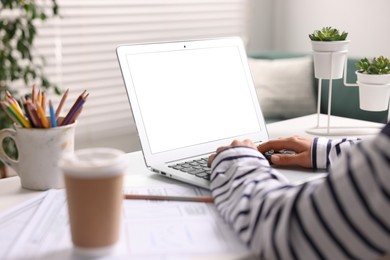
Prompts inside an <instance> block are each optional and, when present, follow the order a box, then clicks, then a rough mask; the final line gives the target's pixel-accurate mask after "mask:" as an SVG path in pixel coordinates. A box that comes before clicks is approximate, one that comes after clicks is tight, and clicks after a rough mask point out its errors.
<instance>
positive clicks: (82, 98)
mask: <svg viewBox="0 0 390 260" xmlns="http://www.w3.org/2000/svg"><path fill="white" fill-rule="evenodd" d="M88 95H89V94H88V93H87V91H86V90H84V91H83V93H81V94H80V96H79V97H78V98H77V100H76V101H75V102H74V104H73V106H72V107H71V108H70V110H69V112H68V114H67V115H66V116H65V118H64V119H63V120H62V122H61V125H67V124H69V123H70V122H71V120H72V118H74V117H75V115H76V113H77V110H79V109H81V107H82V106H83V104H84V102H85V99H86V98H87V97H88Z"/></svg>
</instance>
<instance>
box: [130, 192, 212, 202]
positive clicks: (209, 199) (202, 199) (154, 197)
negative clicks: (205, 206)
mask: <svg viewBox="0 0 390 260" xmlns="http://www.w3.org/2000/svg"><path fill="white" fill-rule="evenodd" d="M124 198H125V199H127V200H169V201H192V202H205V203H213V202H214V198H212V197H180V196H159V195H138V194H125V195H124Z"/></svg>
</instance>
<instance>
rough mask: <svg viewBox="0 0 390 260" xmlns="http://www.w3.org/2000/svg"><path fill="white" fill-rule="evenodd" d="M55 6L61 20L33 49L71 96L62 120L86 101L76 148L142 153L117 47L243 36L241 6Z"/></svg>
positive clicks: (44, 29) (146, 0)
mask: <svg viewBox="0 0 390 260" xmlns="http://www.w3.org/2000/svg"><path fill="white" fill-rule="evenodd" d="M57 1H58V4H59V6H60V15H61V18H55V19H51V20H48V21H47V22H45V23H44V24H42V25H39V30H38V37H37V39H36V42H35V46H36V51H37V53H39V54H40V55H43V56H44V57H45V58H46V62H47V64H46V68H45V72H46V74H47V75H48V77H49V78H50V79H51V80H52V81H53V82H55V83H57V84H58V85H59V86H60V88H61V89H63V90H66V89H67V88H69V89H70V93H69V96H68V100H67V102H66V105H65V106H64V110H63V111H64V112H67V111H68V109H69V108H70V106H71V105H72V103H73V102H74V100H76V98H77V97H78V96H79V95H80V94H81V92H82V91H83V90H85V89H86V90H88V92H89V93H90V94H89V97H88V99H87V102H86V104H85V106H84V109H83V112H82V114H81V115H80V117H79V119H78V126H77V128H76V148H82V147H93V146H106V147H115V148H119V149H122V150H124V151H127V152H130V151H134V150H138V149H139V148H140V147H139V144H138V138H137V135H136V130H135V127H134V123H133V118H132V114H131V109H130V106H129V103H128V100H127V95H126V91H125V88H124V84H123V80H122V76H121V72H120V69H119V65H118V61H117V58H116V53H115V49H116V47H117V46H118V45H120V44H127V43H141V42H154V41H171V40H176V39H178V40H183V39H195V38H208V37H220V36H241V37H242V38H244V39H245V36H246V31H245V30H246V22H247V21H246V16H247V5H248V4H247V1H245V0H244V1H243V0H176V1H175V0H132V1H126V0H113V1H108V0H83V1H76V0H57ZM50 95H51V96H53V95H54V94H50ZM59 98H60V97H58V98H57V97H55V98H54V100H53V101H55V102H58V100H59ZM57 104H58V103H57Z"/></svg>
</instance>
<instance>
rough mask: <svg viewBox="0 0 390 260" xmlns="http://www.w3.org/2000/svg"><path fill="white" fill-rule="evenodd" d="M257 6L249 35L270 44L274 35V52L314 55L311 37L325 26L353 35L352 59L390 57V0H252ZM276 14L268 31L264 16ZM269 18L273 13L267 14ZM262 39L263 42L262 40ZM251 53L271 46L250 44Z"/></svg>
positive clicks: (350, 52)
mask: <svg viewBox="0 0 390 260" xmlns="http://www.w3.org/2000/svg"><path fill="white" fill-rule="evenodd" d="M252 1H254V2H258V3H257V6H256V8H257V10H252V13H255V15H254V18H253V19H255V18H256V19H257V21H256V23H257V26H255V25H251V27H250V28H251V31H250V33H249V35H250V36H251V37H257V38H256V39H253V40H252V41H251V42H258V43H259V42H262V41H264V42H266V43H268V42H269V40H267V39H266V35H267V34H268V33H269V32H271V35H269V34H268V36H269V37H272V49H274V50H283V51H292V52H310V51H311V47H310V41H309V38H308V34H310V33H312V32H313V31H314V30H316V29H321V28H322V27H324V26H332V27H335V28H338V29H340V30H342V31H347V32H348V33H349V35H348V38H349V39H350V40H351V43H350V45H349V54H348V55H349V56H353V57H361V56H366V57H373V56H379V55H385V56H388V57H390V34H389V32H390V28H389V25H390V21H389V11H390V1H389V0H371V1H367V0H321V1H320V0H273V1H271V2H272V3H273V6H270V4H269V2H270V0H252ZM267 12H268V13H272V15H271V17H272V18H271V21H270V24H271V25H272V29H271V30H270V29H269V28H267V29H264V28H263V23H262V22H261V19H263V18H261V14H262V13H267ZM267 16H269V14H268V15H267ZM261 38H262V39H261ZM249 48H250V49H251V50H267V48H268V47H267V46H262V45H261V44H258V45H256V46H254V45H250V46H249Z"/></svg>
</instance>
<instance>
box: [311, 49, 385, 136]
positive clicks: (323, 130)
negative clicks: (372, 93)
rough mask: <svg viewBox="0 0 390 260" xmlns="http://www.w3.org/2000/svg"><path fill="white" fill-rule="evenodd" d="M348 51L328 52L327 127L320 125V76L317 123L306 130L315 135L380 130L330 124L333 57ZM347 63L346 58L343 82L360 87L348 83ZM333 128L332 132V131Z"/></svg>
mask: <svg viewBox="0 0 390 260" xmlns="http://www.w3.org/2000/svg"><path fill="white" fill-rule="evenodd" d="M346 52H347V51H338V52H334V51H332V52H326V53H327V54H329V55H330V59H331V62H330V78H329V89H328V91H329V92H328V112H327V125H326V127H321V126H320V110H321V92H322V79H321V78H318V95H317V125H316V126H315V127H313V128H310V129H307V130H306V132H307V133H309V134H314V135H325V136H329V135H340V136H346V135H351V134H356V135H364V134H374V133H376V132H378V128H367V127H356V126H355V127H353V128H351V127H344V126H333V127H331V126H330V118H331V117H330V116H331V108H332V87H333V86H332V83H333V78H332V74H333V58H334V55H335V54H343V53H346ZM347 63H348V59H347V57H346V58H345V64H344V74H343V83H344V86H346V87H358V84H356V83H347V76H346V75H347ZM387 121H390V103H389V109H388V116H387ZM331 129H332V132H331V131H330V130H331Z"/></svg>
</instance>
